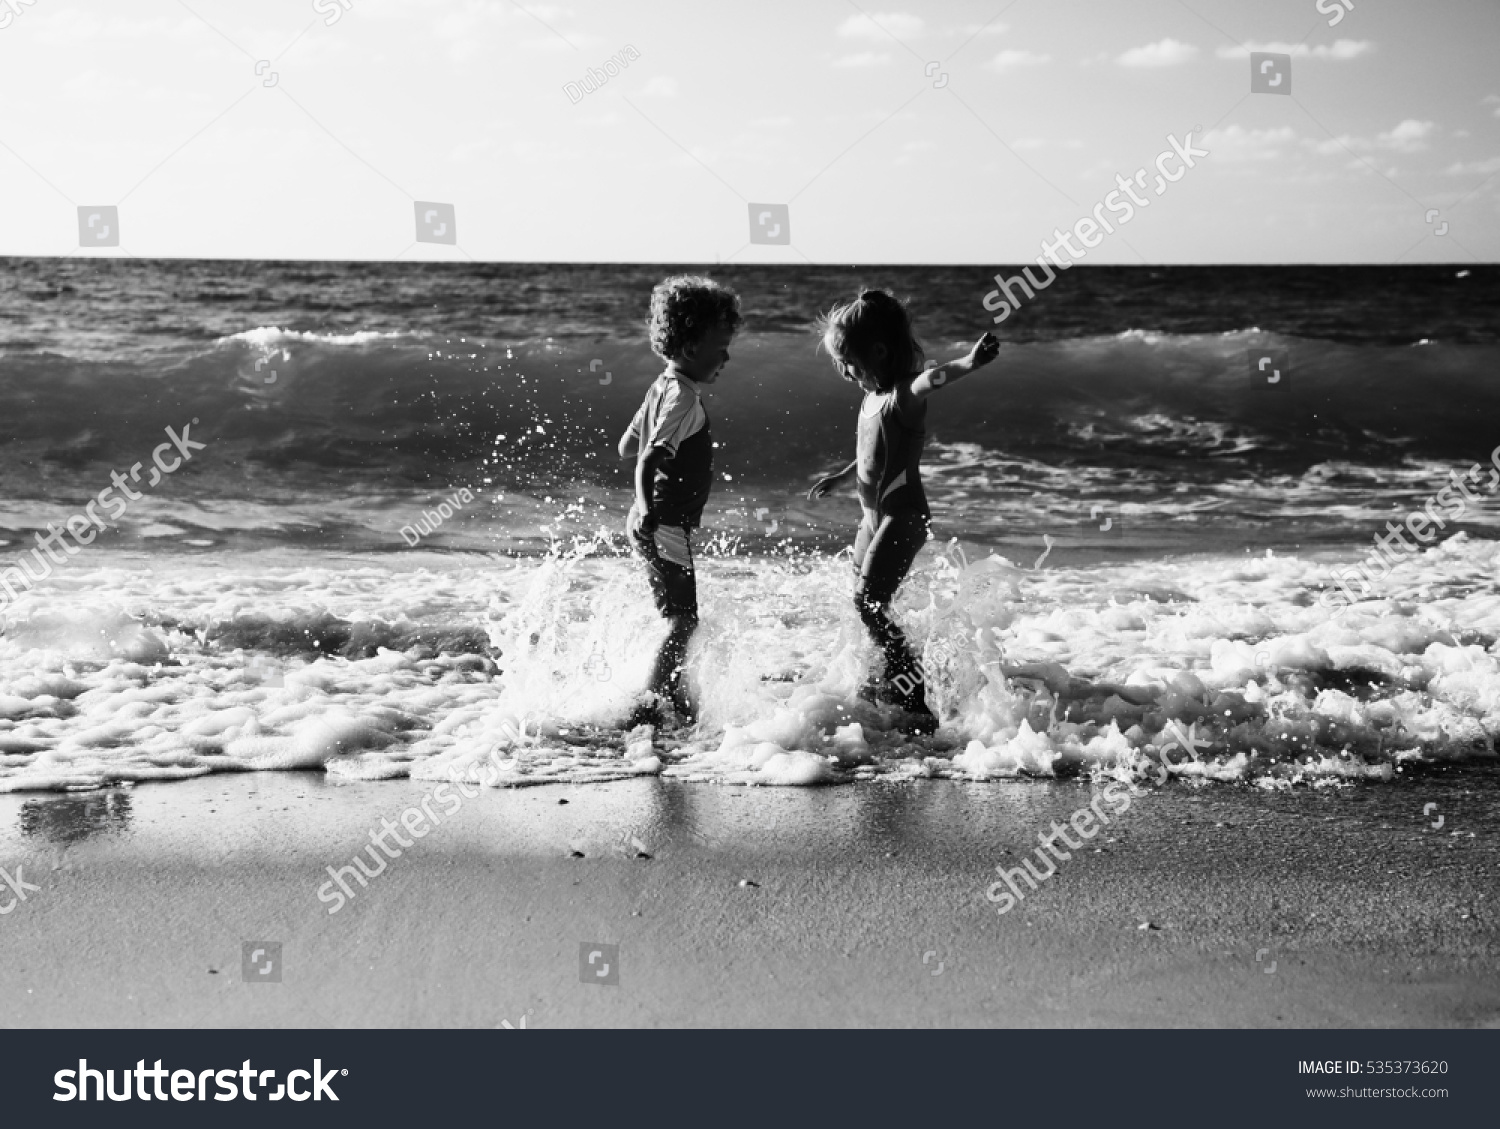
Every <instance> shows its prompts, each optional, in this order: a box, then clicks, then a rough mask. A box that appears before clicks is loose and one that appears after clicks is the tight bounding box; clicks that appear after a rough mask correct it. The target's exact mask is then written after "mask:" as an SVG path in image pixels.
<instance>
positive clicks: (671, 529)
mask: <svg viewBox="0 0 1500 1129" xmlns="http://www.w3.org/2000/svg"><path fill="white" fill-rule="evenodd" d="M631 540H632V541H633V542H634V543H635V550H636V552H637V553H639V554H640V555H641V559H642V560H644V561H645V562H646V579H647V580H648V581H649V582H650V583H651V595H652V596H653V597H655V599H656V610H657V611H659V612H660V613H661V614H662V615H663V616H666V617H668V618H673V617H676V616H682V615H691V616H696V615H697V614H698V578H697V575H696V573H695V572H694V571H693V548H692V545H691V543H690V542H689V534H688V530H686V529H685V528H683V527H682V526H680V525H658V526H657V527H656V532H655V533H654V534H651V535H650V536H646V537H632V538H631Z"/></svg>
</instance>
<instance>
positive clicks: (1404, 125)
mask: <svg viewBox="0 0 1500 1129" xmlns="http://www.w3.org/2000/svg"><path fill="white" fill-rule="evenodd" d="M1436 128H1437V125H1436V124H1435V123H1433V122H1419V121H1417V120H1416V119H1415V118H1407V119H1406V120H1405V121H1403V122H1401V123H1400V124H1398V125H1397V126H1396V128H1395V129H1390V130H1387V131H1386V132H1384V133H1382V134H1379V135H1378V136H1377V137H1376V138H1375V144H1377V145H1379V146H1380V147H1381V148H1382V149H1399V150H1400V151H1401V152H1403V153H1415V152H1416V151H1417V150H1419V149H1425V148H1427V138H1428V136H1430V135H1431V133H1432V131H1433V130H1434V129H1436Z"/></svg>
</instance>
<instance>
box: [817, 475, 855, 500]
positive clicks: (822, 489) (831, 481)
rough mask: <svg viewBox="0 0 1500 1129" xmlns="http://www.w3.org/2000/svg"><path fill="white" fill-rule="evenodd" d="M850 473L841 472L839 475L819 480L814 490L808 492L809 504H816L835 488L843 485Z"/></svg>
mask: <svg viewBox="0 0 1500 1129" xmlns="http://www.w3.org/2000/svg"><path fill="white" fill-rule="evenodd" d="M848 473H849V472H848V471H846V470H841V471H839V472H838V473H837V474H830V475H828V476H827V477H826V478H820V479H818V481H817V482H816V483H815V484H814V485H813V488H812V489H811V490H809V491H808V492H807V500H808V501H809V502H816V501H817V500H818V499H819V498H821V497H823V495H825V494H827V493H828V492H829V491H830V490H832V489H833V488H834V487H836V486H840V485H842V484H843V481H844V476H845V475H847V474H848Z"/></svg>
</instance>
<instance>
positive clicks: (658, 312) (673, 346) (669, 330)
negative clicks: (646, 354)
mask: <svg viewBox="0 0 1500 1129" xmlns="http://www.w3.org/2000/svg"><path fill="white" fill-rule="evenodd" d="M743 322H744V319H743V318H742V317H741V316H740V296H739V295H738V294H736V293H735V292H734V291H733V290H731V289H729V287H727V286H724V285H721V284H720V283H717V282H715V281H714V280H713V279H711V278H704V277H702V276H701V275H693V274H678V275H673V276H672V277H671V278H666V279H663V280H662V281H661V282H658V283H657V284H656V287H655V288H654V289H653V290H652V291H651V321H650V323H649V326H648V329H649V332H650V335H651V351H652V352H653V353H655V354H656V355H657V356H658V357H661V358H662V359H663V360H666V361H670V360H673V359H675V358H677V357H680V356H682V350H683V349H684V348H685V347H686V346H688V345H691V344H693V343H694V342H695V341H699V340H701V339H702V337H703V335H704V334H705V333H707V332H708V331H709V330H712V329H728V330H730V331H731V332H734V331H737V330H738V329H739V328H740V325H741V324H742V323H743Z"/></svg>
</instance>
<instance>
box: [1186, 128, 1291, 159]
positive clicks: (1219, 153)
mask: <svg viewBox="0 0 1500 1129" xmlns="http://www.w3.org/2000/svg"><path fill="white" fill-rule="evenodd" d="M1296 140H1297V131H1296V130H1294V129H1293V128H1292V127H1291V126H1289V125H1284V126H1279V127H1277V128H1274V129H1246V128H1244V127H1243V126H1239V125H1230V126H1225V127H1224V128H1223V129H1211V130H1209V131H1208V132H1207V133H1206V134H1204V135H1203V141H1202V142H1201V144H1202V146H1203V148H1205V149H1207V150H1208V151H1209V152H1210V153H1212V154H1213V159H1214V163H1215V164H1218V163H1219V162H1225V163H1228V162H1231V161H1274V160H1277V159H1279V158H1280V157H1281V155H1282V148H1283V147H1284V146H1286V145H1289V144H1291V143H1292V142H1294V141H1296Z"/></svg>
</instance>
